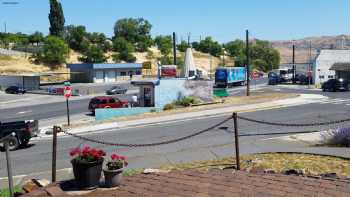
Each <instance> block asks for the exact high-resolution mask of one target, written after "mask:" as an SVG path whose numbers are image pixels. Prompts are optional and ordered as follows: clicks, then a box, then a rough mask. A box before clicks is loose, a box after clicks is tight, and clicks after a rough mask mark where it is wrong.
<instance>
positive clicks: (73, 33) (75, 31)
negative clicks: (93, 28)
mask: <svg viewBox="0 0 350 197" xmlns="http://www.w3.org/2000/svg"><path fill="white" fill-rule="evenodd" d="M86 34H87V33H86V28H85V26H81V25H80V26H74V25H68V26H66V27H65V31H64V36H63V37H64V39H65V40H66V42H67V43H68V45H69V47H70V48H71V49H73V50H76V51H79V52H83V51H85V50H87V49H88V47H89V44H90V43H89V41H88V39H87V38H86Z"/></svg>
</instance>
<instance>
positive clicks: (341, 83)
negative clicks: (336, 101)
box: [322, 78, 349, 92]
mask: <svg viewBox="0 0 350 197" xmlns="http://www.w3.org/2000/svg"><path fill="white" fill-rule="evenodd" d="M338 90H340V91H348V90H349V81H348V80H345V79H342V78H340V79H329V80H328V81H326V82H324V83H323V84H322V91H323V92H325V91H331V92H336V91H338Z"/></svg>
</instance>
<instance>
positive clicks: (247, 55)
mask: <svg viewBox="0 0 350 197" xmlns="http://www.w3.org/2000/svg"><path fill="white" fill-rule="evenodd" d="M249 55H250V54H249V31H248V30H246V61H247V62H246V72H247V96H250V79H249V77H250V71H249V70H250V69H249Z"/></svg>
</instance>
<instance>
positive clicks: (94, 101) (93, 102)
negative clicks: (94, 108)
mask: <svg viewBox="0 0 350 197" xmlns="http://www.w3.org/2000/svg"><path fill="white" fill-rule="evenodd" d="M90 103H92V104H99V103H100V100H98V99H91V101H90Z"/></svg>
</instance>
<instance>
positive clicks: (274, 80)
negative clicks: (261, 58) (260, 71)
mask: <svg viewBox="0 0 350 197" xmlns="http://www.w3.org/2000/svg"><path fill="white" fill-rule="evenodd" d="M279 83H281V78H280V77H279V75H278V74H277V73H274V72H269V74H268V85H277V84H279Z"/></svg>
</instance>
